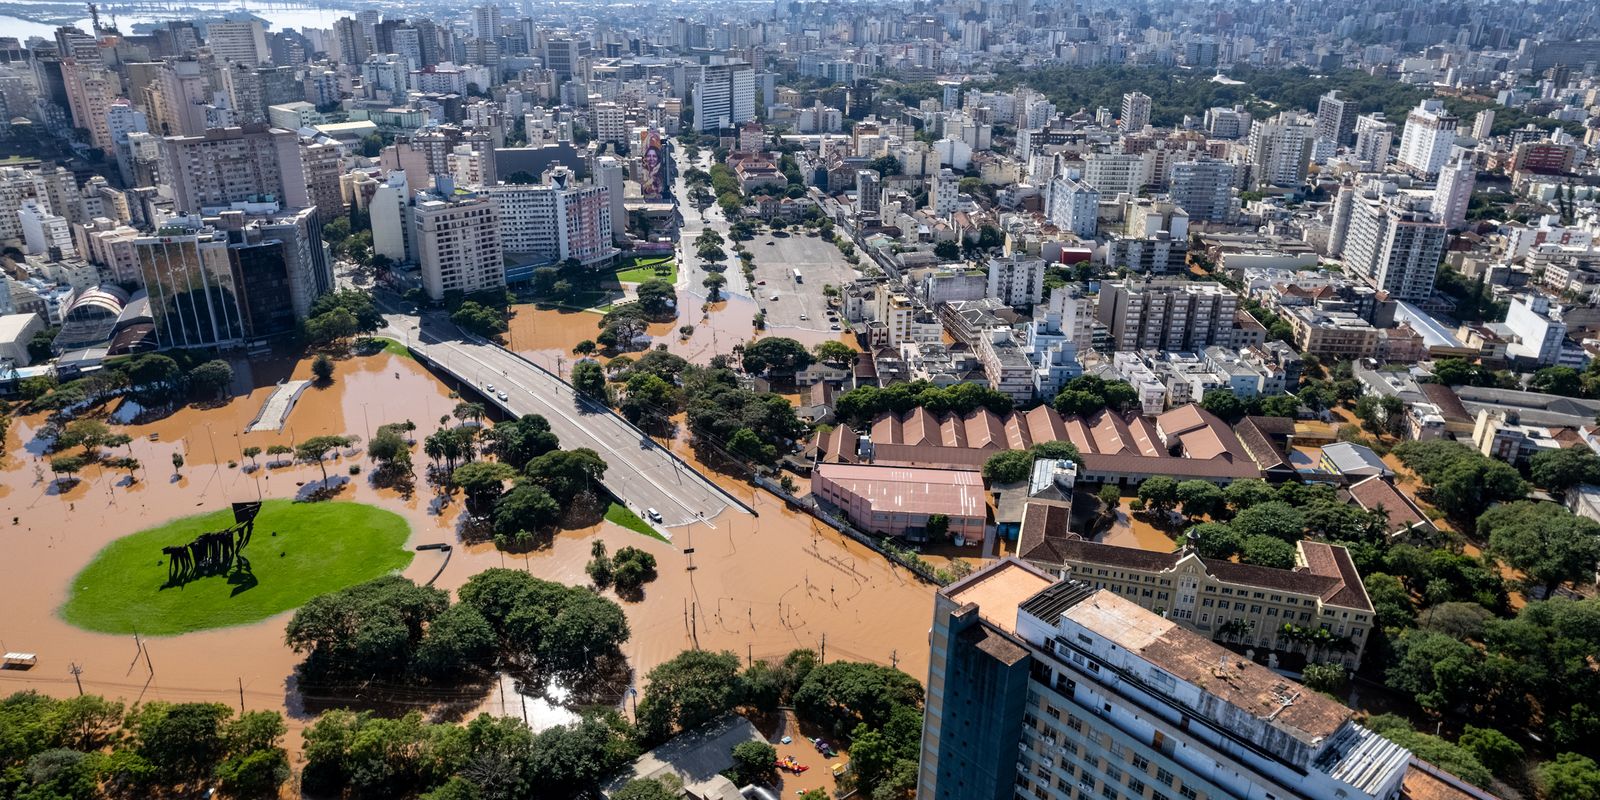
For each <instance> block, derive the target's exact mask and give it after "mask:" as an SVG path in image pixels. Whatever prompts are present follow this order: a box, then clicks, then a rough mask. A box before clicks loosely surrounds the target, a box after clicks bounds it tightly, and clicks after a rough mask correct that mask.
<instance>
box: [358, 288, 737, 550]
mask: <svg viewBox="0 0 1600 800" xmlns="http://www.w3.org/2000/svg"><path fill="white" fill-rule="evenodd" d="M384 318H385V320H387V322H388V326H387V327H386V328H384V329H383V330H382V331H380V334H381V335H384V336H388V337H389V338H392V339H395V340H397V341H400V342H402V343H404V344H405V345H406V346H408V347H409V348H410V349H411V351H412V352H413V353H414V354H416V355H417V357H418V358H419V359H420V360H421V361H422V362H423V363H425V364H427V365H429V366H431V367H433V368H435V369H438V370H440V371H442V372H445V373H448V374H449V375H451V376H452V377H454V378H456V379H457V380H459V381H461V383H462V384H464V385H466V386H470V387H473V388H474V390H475V391H476V392H477V393H478V394H480V395H482V396H483V398H484V400H485V401H486V402H487V403H488V404H490V405H493V406H495V407H497V408H499V409H500V410H501V411H504V412H505V413H507V414H510V415H512V416H521V415H523V414H538V415H540V416H542V417H544V418H545V419H547V420H549V421H550V428H551V430H553V431H554V432H555V434H556V435H557V436H559V437H560V438H561V447H562V448H563V449H567V450H571V449H575V448H579V447H587V448H590V449H592V450H594V451H595V452H597V453H599V454H600V457H601V458H603V459H605V461H606V464H607V467H606V475H605V481H604V483H605V485H606V488H607V489H609V490H611V493H612V494H614V495H616V496H617V498H618V499H620V500H621V501H622V502H623V503H624V504H625V505H627V506H628V507H629V508H631V509H633V510H634V511H635V512H638V513H639V515H640V516H643V515H644V512H645V510H646V509H650V508H654V509H656V510H657V511H658V512H660V514H661V516H662V518H663V523H661V524H662V525H664V526H667V527H671V526H677V525H687V524H689V523H691V522H696V521H699V520H709V519H712V518H714V517H716V516H717V515H718V514H720V513H722V512H723V511H725V510H728V509H733V510H734V511H735V512H737V513H751V511H750V508H749V506H747V505H746V504H745V503H744V502H743V501H741V500H739V499H737V498H736V497H734V496H733V495H732V494H730V493H729V492H728V491H727V490H725V489H723V488H722V487H720V486H717V485H716V484H715V483H712V482H711V480H710V479H708V478H706V477H705V476H704V475H701V474H700V473H699V472H698V471H697V470H695V469H694V468H693V467H691V466H689V464H687V463H686V462H684V461H683V460H682V459H680V458H678V457H677V456H676V455H674V454H672V453H671V452H670V451H668V450H667V449H665V448H663V447H661V446H660V445H658V444H656V442H655V441H654V440H653V439H651V438H650V437H649V436H648V435H646V434H645V433H644V432H642V431H640V430H639V429H638V428H635V427H634V426H633V425H632V424H631V423H629V422H628V421H627V420H625V419H623V418H622V417H621V416H619V415H618V414H617V413H616V412H615V411H613V410H611V409H610V408H608V407H606V406H604V405H602V404H600V403H596V402H594V401H593V400H590V399H589V398H587V397H583V396H581V395H579V394H577V392H576V391H574V390H573V388H572V385H571V384H569V383H567V382H566V381H564V380H562V379H561V378H560V377H558V376H556V375H553V374H551V373H550V371H549V370H546V369H544V368H543V367H540V366H538V365H537V364H534V363H533V362H532V361H529V360H528V359H526V358H523V357H522V356H520V355H517V354H516V353H513V352H511V351H509V350H507V349H505V348H504V347H501V346H499V345H496V344H493V343H491V342H488V341H485V340H483V339H481V338H479V337H476V336H473V335H472V334H468V333H464V332H462V331H461V330H460V329H458V328H456V326H455V325H453V324H451V323H450V322H449V321H447V320H445V319H443V318H441V317H435V316H424V317H422V318H420V319H419V318H417V317H415V316H410V315H401V314H387V315H385V317H384ZM490 385H493V386H494V389H493V390H492V391H491V390H489V388H488V387H489V386H490ZM501 393H504V394H505V396H506V399H504V400H502V399H500V394H501Z"/></svg>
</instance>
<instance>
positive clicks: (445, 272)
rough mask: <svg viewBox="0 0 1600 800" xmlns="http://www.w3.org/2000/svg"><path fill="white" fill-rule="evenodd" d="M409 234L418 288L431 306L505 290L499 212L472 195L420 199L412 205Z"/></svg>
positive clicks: (489, 202) (488, 200) (490, 200)
mask: <svg viewBox="0 0 1600 800" xmlns="http://www.w3.org/2000/svg"><path fill="white" fill-rule="evenodd" d="M411 231H412V241H413V243H414V244H413V246H414V248H415V250H416V254H417V265H418V266H419V267H420V268H421V272H422V288H423V291H425V292H427V293H428V297H429V298H431V299H433V300H441V299H443V298H444V295H445V293H446V292H451V291H460V292H463V293H465V294H472V293H473V292H480V291H483V290H485V289H495V288H499V287H503V286H505V285H506V266H505V252H504V250H503V249H502V248H501V239H500V233H501V230H500V208H499V205H498V204H497V203H496V202H495V201H494V199H493V198H490V197H486V196H482V195H475V194H459V195H458V194H452V195H450V196H448V197H441V196H439V195H434V194H423V193H419V194H418V195H417V196H416V198H415V199H414V200H413V202H412V205H411Z"/></svg>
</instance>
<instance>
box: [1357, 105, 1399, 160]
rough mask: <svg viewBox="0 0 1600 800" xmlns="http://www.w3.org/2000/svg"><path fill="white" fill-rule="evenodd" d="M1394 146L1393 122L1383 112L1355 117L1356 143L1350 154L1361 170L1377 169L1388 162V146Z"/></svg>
mask: <svg viewBox="0 0 1600 800" xmlns="http://www.w3.org/2000/svg"><path fill="white" fill-rule="evenodd" d="M1392 146H1394V123H1392V122H1390V121H1388V120H1386V119H1384V118H1383V113H1382V112H1378V113H1374V114H1362V115H1361V116H1359V117H1357V118H1356V144H1355V149H1354V150H1353V152H1352V155H1353V156H1354V157H1355V160H1356V164H1357V165H1358V166H1360V167H1361V169H1363V170H1367V171H1369V172H1371V171H1377V170H1381V169H1383V167H1384V165H1385V164H1388V163H1389V148H1390V147H1392Z"/></svg>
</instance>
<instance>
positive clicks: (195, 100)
mask: <svg viewBox="0 0 1600 800" xmlns="http://www.w3.org/2000/svg"><path fill="white" fill-rule="evenodd" d="M147 91H148V93H149V100H148V102H147V107H148V108H149V110H150V114H151V115H152V122H153V123H154V126H153V127H154V131H153V132H154V133H159V134H161V135H162V136H201V135H204V134H205V132H206V105H207V104H209V103H210V102H211V94H210V90H209V87H208V86H207V81H206V76H205V73H204V72H203V71H202V70H201V69H200V62H198V61H193V60H187V59H185V60H173V59H168V60H167V61H166V62H164V64H163V65H162V66H161V68H160V69H159V70H158V71H157V72H156V75H155V82H154V83H152V84H151V85H150V86H149V88H148V89H147Z"/></svg>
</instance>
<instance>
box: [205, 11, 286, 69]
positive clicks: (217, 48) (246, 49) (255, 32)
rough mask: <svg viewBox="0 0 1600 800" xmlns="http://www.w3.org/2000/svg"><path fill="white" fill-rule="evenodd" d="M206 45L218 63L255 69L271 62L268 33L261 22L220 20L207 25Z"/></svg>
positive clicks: (252, 20)
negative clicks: (259, 65) (236, 64)
mask: <svg viewBox="0 0 1600 800" xmlns="http://www.w3.org/2000/svg"><path fill="white" fill-rule="evenodd" d="M206 44H207V45H208V46H209V47H210V48H211V55H212V56H214V57H216V59H217V60H218V61H232V62H235V63H238V64H244V65H245V66H249V67H254V66H256V65H257V64H260V63H262V62H264V61H271V60H272V54H271V52H270V51H268V50H267V35H266V31H265V30H264V29H263V28H262V27H261V22H260V20H254V19H250V20H238V21H233V20H219V21H215V22H209V23H207V24H206Z"/></svg>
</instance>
